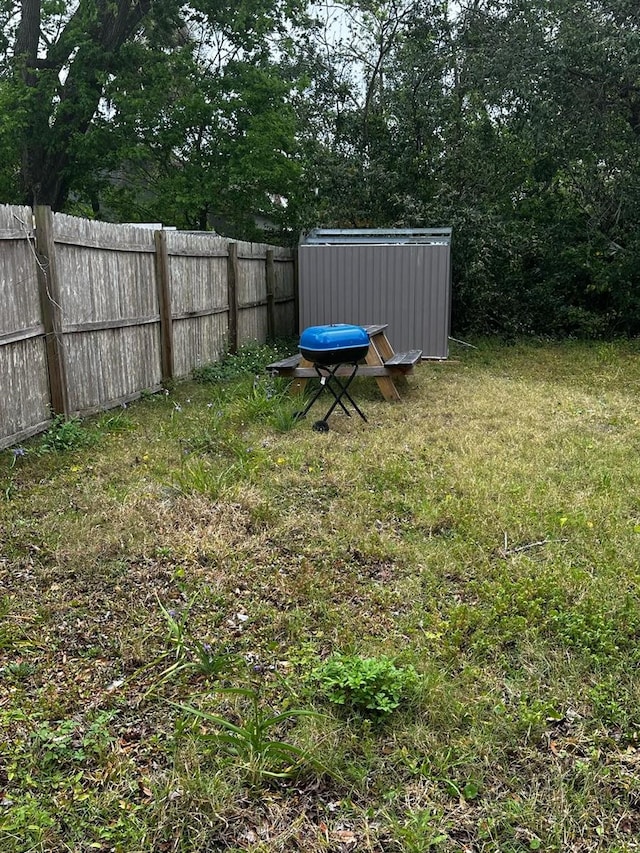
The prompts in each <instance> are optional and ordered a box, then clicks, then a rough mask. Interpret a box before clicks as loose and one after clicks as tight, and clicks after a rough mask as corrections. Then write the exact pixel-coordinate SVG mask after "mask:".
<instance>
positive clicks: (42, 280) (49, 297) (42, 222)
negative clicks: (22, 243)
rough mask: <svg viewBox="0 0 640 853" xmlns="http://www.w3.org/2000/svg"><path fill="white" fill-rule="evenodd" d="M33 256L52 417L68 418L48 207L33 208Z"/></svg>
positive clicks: (58, 295)
mask: <svg viewBox="0 0 640 853" xmlns="http://www.w3.org/2000/svg"><path fill="white" fill-rule="evenodd" d="M33 214H34V218H35V223H36V232H35V234H36V253H37V256H38V269H37V276H38V287H39V290H40V304H41V306H42V322H43V325H44V334H45V341H46V352H47V370H48V372H49V388H50V392H51V408H52V409H53V412H54V414H57V415H65V416H67V415H68V414H69V395H68V386H67V371H66V364H65V353H64V345H63V342H62V307H61V305H60V286H59V281H58V275H57V267H56V253H55V245H54V242H53V213H52V211H51V208H50V207H45V206H43V205H36V206H35V208H34V211H33Z"/></svg>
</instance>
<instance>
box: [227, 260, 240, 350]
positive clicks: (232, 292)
mask: <svg viewBox="0 0 640 853" xmlns="http://www.w3.org/2000/svg"><path fill="white" fill-rule="evenodd" d="M238 272H239V265H238V244H237V243H229V262H228V269H227V294H228V302H229V352H230V353H235V352H237V351H238Z"/></svg>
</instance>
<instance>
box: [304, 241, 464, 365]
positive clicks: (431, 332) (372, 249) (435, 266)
mask: <svg viewBox="0 0 640 853" xmlns="http://www.w3.org/2000/svg"><path fill="white" fill-rule="evenodd" d="M449 248H450V247H449V246H448V245H420V244H404V245H355V246H348V245H347V246H345V245H337V246H330V245H324V246H305V245H304V244H303V245H301V246H300V251H299V282H300V291H299V299H300V328H301V329H305V328H307V327H308V326H316V325H325V324H328V323H355V324H358V325H364V324H367V323H388V324H389V329H388V333H389V340H390V341H391V343H392V345H393V347H394V349H395V350H396V352H400V351H404V350H410V349H421V350H422V354H423V357H425V358H447V356H448V352H449V329H450V311H451V286H450V281H451V275H450V251H449Z"/></svg>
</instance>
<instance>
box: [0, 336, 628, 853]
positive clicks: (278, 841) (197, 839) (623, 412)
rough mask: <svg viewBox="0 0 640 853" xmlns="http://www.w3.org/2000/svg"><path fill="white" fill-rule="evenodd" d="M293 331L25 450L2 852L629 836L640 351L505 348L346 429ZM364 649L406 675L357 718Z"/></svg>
mask: <svg viewBox="0 0 640 853" xmlns="http://www.w3.org/2000/svg"><path fill="white" fill-rule="evenodd" d="M289 350H290V345H287V347H286V348H285V351H284V352H276V351H274V350H272V349H269V350H267V349H264V348H261V347H254V348H252V347H249V348H248V350H247V351H244V348H243V351H242V352H241V353H239V354H238V356H234V357H231V358H230V359H228V360H225V362H224V363H223V366H221V367H215V368H212V369H211V370H207V371H204V372H203V374H202V375H201V376H199V380H200V381H197V382H187V383H184V384H180V385H176V386H174V387H171V388H169V389H167V390H166V393H163V394H158V395H153V396H149V397H148V398H147V399H144V400H141V401H139V402H138V403H136V404H133V405H131V406H129V407H128V408H127V409H126V410H118V411H117V412H111V413H104V414H102V415H100V416H98V417H96V418H93V419H88V420H87V421H84V422H78V421H65V422H63V421H59V422H57V423H55V424H53V425H52V428H51V430H50V431H49V433H47V434H46V435H45V436H43V437H41V438H34V439H32V440H31V441H28V442H25V444H24V446H23V447H22V448H20V451H21V452H19V453H14V452H12V451H4V452H3V453H2V454H0V487H1V489H2V491H1V492H0V515H1V523H0V752H1V754H2V755H1V757H2V768H4V769H3V770H2V771H1V772H2V773H3V774H4V775H3V776H2V785H0V788H1V790H2V797H3V800H2V804H1V807H0V853H4V851H7V853H13V851H15V850H16V849H25V850H28V849H34V850H39V851H52V853H53V851H56V853H57V851H58V850H64V849H74V850H90V849H104V850H108V849H109V850H111V849H113V850H116V851H117V850H122V851H124V850H127V851H128V850H135V851H140V853H145V851H148V853H152V851H157V850H163V849H167V850H175V851H185V853H186V851H189V850H196V849H202V850H206V849H212V850H243V849H254V850H256V851H257V850H264V851H269V853H271V851H283V853H285V852H286V853H288V851H293V850H304V851H305V853H320V851H326V850H336V851H337V850H342V849H346V850H363V851H367V850H368V851H375V852H376V853H377V851H383V850H384V851H385V853H386V851H395V850H397V851H403V853H404V852H405V851H411V850H416V851H418V850H436V851H445V853H459V851H461V850H464V849H473V850H477V851H482V853H487V852H488V851H495V853H498V852H499V853H504V851H518V853H522V851H530V850H545V851H557V853H565V851H566V850H569V849H571V850H574V851H576V853H587V851H589V853H590V851H594V850H605V849H606V850H607V851H617V853H622V851H625V853H626V851H629V853H630V851H632V850H634V849H635V847H634V845H636V842H635V839H636V838H637V837H638V834H639V833H640V823H639V821H638V818H637V815H638V802H640V782H639V781H638V779H639V774H638V773H637V772H636V771H637V758H636V755H637V751H638V749H640V743H639V741H640V718H639V716H638V707H640V693H639V691H640V687H639V686H638V678H637V666H638V652H637V649H638V640H639V639H640V605H639V604H638V601H639V591H640V574H639V569H638V566H640V503H639V502H638V496H637V483H638V482H639V481H640V461H639V460H640V456H639V455H638V438H637V434H638V428H639V427H640V414H639V413H638V405H637V399H638V388H639V387H640V360H639V359H638V349H637V346H636V345H635V344H632V343H629V344H625V343H619V344H618V343H616V344H606V345H604V344H594V345H587V344H580V343H576V342H570V343H566V344H545V343H541V342H536V343H517V344H514V345H512V346H499V345H496V344H495V343H494V342H490V341H480V342H478V349H477V350H471V349H465V350H464V351H462V352H460V353H459V354H458V355H457V356H456V358H455V359H452V360H451V361H450V362H449V363H447V364H422V365H420V366H419V367H418V369H417V370H416V373H415V375H414V376H412V377H409V379H408V380H407V382H406V384H405V386H404V387H403V391H402V398H403V399H402V402H401V403H400V404H397V405H391V404H388V403H385V402H384V401H383V400H382V399H381V398H380V396H379V394H378V391H377V388H376V386H375V384H374V383H370V382H369V383H367V382H365V381H361V382H359V383H358V384H357V385H356V386H355V393H356V395H357V396H362V398H363V399H364V400H366V407H365V410H366V413H367V417H368V419H369V420H368V423H364V422H361V421H360V419H355V418H346V417H344V415H342V414H340V413H339V412H338V413H336V414H334V415H332V417H331V419H330V427H331V429H330V432H329V433H328V434H320V433H316V432H314V431H313V429H312V423H313V418H312V417H310V418H308V419H306V420H305V421H296V420H295V418H294V417H293V415H294V413H295V411H296V410H297V409H298V408H299V402H300V401H299V400H298V399H295V398H292V397H290V396H289V394H288V390H287V386H286V383H283V382H281V381H278V382H274V381H273V380H271V379H269V378H268V377H266V376H265V374H264V367H265V365H266V364H267V363H268V362H269V361H271V360H274V359H275V358H277V357H278V356H279V355H281V354H286V352H288V351H289ZM318 405H319V404H318ZM43 449H46V451H47V452H42V451H43ZM336 655H338V656H339V655H341V656H342V660H343V662H344V661H346V662H347V663H349V662H350V665H351V671H352V674H353V673H355V674H356V676H357V674H358V668H357V665H356V664H357V663H358V662H360V663H362V662H367V661H369V662H372V661H373V662H374V663H375V662H377V663H378V664H381V662H382V663H383V662H385V661H386V662H387V664H384V666H383V667H382V669H383V670H384V671H382V670H381V671H380V672H378V673H377V675H376V677H371V678H368V677H367V673H366V672H364V673H363V672H360V676H361V677H360V681H357V683H356V684H355V688H352V687H349V691H350V693H349V696H347V695H346V694H345V702H347V703H348V705H349V710H350V711H351V713H347V714H344V713H341V711H340V706H338V705H334V703H332V702H331V701H327V700H326V699H325V698H324V696H323V693H322V689H321V688H322V682H321V681H318V680H316V679H313V678H312V677H311V675H312V673H313V672H314V671H317V670H318V669H319V668H321V667H322V666H323V662H326V661H331V660H334V661H335V660H336V659H337V658H336ZM392 666H393V667H395V670H396V671H397V672H403V671H407V672H413V673H415V678H413V677H412V678H411V679H410V681H411V684H408V683H407V684H405V683H404V682H402V683H401V681H396V680H395V679H396V674H395V671H394V670H393V669H391V667H392ZM385 667H386V669H385ZM369 675H372V674H371V673H369ZM374 675H375V673H374ZM377 676H380V679H381V680H380V681H378V680H376V679H377ZM331 678H332V679H333V686H334V687H335V686H336V685H337V684H338V681H339V678H338V676H337V675H335V674H334V675H333V676H331ZM327 686H328V688H329V690H331V689H333V688H332V687H331V685H327ZM367 704H369V705H371V704H372V705H373V708H367ZM392 706H393V707H392ZM185 709H188V710H185ZM376 709H377V711H376ZM386 710H390V711H391V712H390V713H387V714H383V716H384V725H380V724H379V720H377V719H376V716H378V715H379V712H380V711H386ZM355 711H358V712H357V713H356V712H355ZM370 711H375V713H369V712H370ZM301 712H303V713H301ZM318 712H321V713H322V716H321V717H318V716H316V714H317V713H318ZM636 846H637V845H636Z"/></svg>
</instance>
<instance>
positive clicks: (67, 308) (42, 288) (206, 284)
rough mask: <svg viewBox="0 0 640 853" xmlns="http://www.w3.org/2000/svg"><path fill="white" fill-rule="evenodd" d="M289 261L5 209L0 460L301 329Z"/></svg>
mask: <svg viewBox="0 0 640 853" xmlns="http://www.w3.org/2000/svg"><path fill="white" fill-rule="evenodd" d="M296 298H297V297H296V264H295V253H294V252H293V251H292V250H290V249H283V248H281V247H276V246H267V245H264V244H258V243H247V242H239V241H238V242H233V241H229V240H227V239H226V238H223V237H218V236H216V235H213V234H206V233H196V232H181V231H168V230H167V231H165V230H158V231H154V230H151V229H146V228H141V227H138V226H133V225H113V224H110V223H104V222H92V221H90V220H84V219H78V218H75V217H71V216H65V215H63V214H59V213H57V214H54V213H52V212H51V210H50V209H49V208H47V207H36V208H35V209H34V210H33V211H32V210H31V209H30V208H28V207H6V206H0V449H2V448H4V447H8V446H10V445H12V444H15V443H17V442H19V441H21V440H22V439H24V438H27V437H28V436H30V435H33V434H35V433H37V432H40V431H42V430H44V429H46V427H47V425H48V424H49V423H50V422H51V418H52V416H53V415H55V414H64V415H67V416H71V415H75V414H80V415H86V414H91V413H93V412H96V411H100V410H103V409H107V408H110V407H113V406H117V405H119V404H121V403H125V402H128V401H130V400H132V399H135V398H136V397H137V396H139V395H140V394H141V393H142V392H143V391H154V390H158V389H160V388H161V387H162V386H163V384H164V383H166V382H167V381H168V380H170V379H173V378H182V377H186V376H189V375H190V374H191V372H192V371H193V369H194V368H196V367H198V366H200V365H202V364H207V363H210V362H213V361H217V360H218V359H219V358H220V357H221V356H222V355H224V353H225V352H227V351H231V352H234V351H235V350H237V348H238V347H239V346H241V345H242V344H243V343H245V342H247V341H250V340H258V341H261V342H262V341H265V340H267V339H268V338H270V337H275V336H278V335H292V334H295V332H296V330H297V310H296V305H297V303H296Z"/></svg>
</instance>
